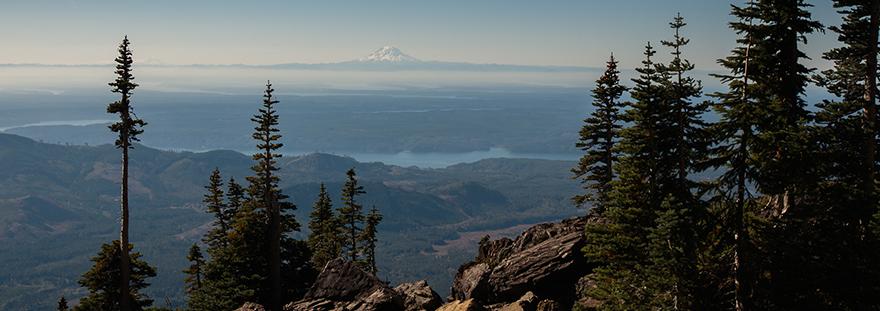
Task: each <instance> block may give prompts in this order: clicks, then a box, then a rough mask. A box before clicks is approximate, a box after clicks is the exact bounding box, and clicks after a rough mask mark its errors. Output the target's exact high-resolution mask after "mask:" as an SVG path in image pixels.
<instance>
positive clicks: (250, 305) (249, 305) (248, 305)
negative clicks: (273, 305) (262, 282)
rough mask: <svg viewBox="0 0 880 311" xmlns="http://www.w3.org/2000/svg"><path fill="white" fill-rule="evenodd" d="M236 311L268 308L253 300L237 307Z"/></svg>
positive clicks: (256, 310) (263, 310) (261, 310)
mask: <svg viewBox="0 0 880 311" xmlns="http://www.w3.org/2000/svg"><path fill="white" fill-rule="evenodd" d="M235 311H266V308H263V306H261V305H258V304H255V303H253V302H246V303H245V304H243V305H242V306H241V307H239V308H238V309H235Z"/></svg>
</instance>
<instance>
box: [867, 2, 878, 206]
mask: <svg viewBox="0 0 880 311" xmlns="http://www.w3.org/2000/svg"><path fill="white" fill-rule="evenodd" d="M870 18H871V21H870V25H871V26H870V27H871V29H870V30H869V33H868V37H869V39H868V42H867V44H868V55H866V57H867V59H866V60H865V61H866V65H867V66H866V67H867V68H865V107H864V112H865V116H864V117H865V130H866V131H867V132H868V135H866V136H865V164H864V166H865V167H864V169H865V180H864V182H863V187H864V191H865V195H866V196H867V197H868V198H869V199H871V200H874V192H875V184H874V182H875V167H874V166H875V163H876V152H877V145H876V144H877V141H876V139H877V126H876V124H877V104H876V100H877V53H878V48H877V44H878V42H877V41H878V39H877V36H878V35H880V33H878V32H880V30H878V29H880V1H872V2H871V17H870ZM872 205H873V204H872Z"/></svg>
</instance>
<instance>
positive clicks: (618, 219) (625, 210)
mask: <svg viewBox="0 0 880 311" xmlns="http://www.w3.org/2000/svg"><path fill="white" fill-rule="evenodd" d="M655 54H656V51H654V49H653V47H652V46H651V44H650V43H648V45H647V46H646V47H645V53H644V55H645V60H643V61H642V66H641V67H640V68H637V69H636V71H637V72H638V74H639V76H638V77H637V78H635V79H633V83H634V86H633V88H632V90H631V92H630V94H631V96H632V98H633V100H634V101H633V102H629V103H627V106H628V107H629V108H628V109H627V110H626V112H625V113H624V115H623V117H624V121H625V122H628V123H629V124H630V126H628V127H626V128H624V129H623V130H621V141H620V143H619V144H618V146H619V150H620V152H621V157H620V160H619V161H618V162H617V164H616V166H615V169H616V171H617V172H618V174H619V177H618V179H617V180H614V181H613V182H612V191H611V193H610V196H609V198H610V204H609V205H608V206H607V207H606V210H605V211H604V213H603V214H602V215H603V221H597V222H592V223H590V224H588V225H587V228H586V239H585V240H586V241H587V244H586V245H585V247H584V253H585V255H586V256H587V259H588V260H589V261H591V262H593V263H595V264H597V268H596V269H595V270H594V272H595V273H594V274H593V276H592V278H593V281H594V282H595V283H596V287H595V288H593V289H591V290H589V291H588V292H587V293H586V294H587V295H588V296H590V297H592V298H594V299H597V300H600V301H603V304H602V306H601V309H603V310H629V309H639V308H642V307H643V306H649V305H651V304H652V296H651V294H650V293H649V292H648V291H647V285H648V284H647V283H646V280H645V277H644V276H645V275H647V274H648V270H647V268H646V267H647V266H648V265H649V264H650V262H649V259H650V258H649V257H648V256H647V254H645V250H646V249H648V245H649V236H648V235H649V232H650V229H651V228H653V227H654V225H655V219H656V213H657V211H658V210H659V209H660V207H661V204H662V200H663V199H664V198H665V197H664V196H662V195H661V191H662V188H664V186H663V182H662V181H663V180H664V178H661V174H660V171H659V170H658V168H662V167H664V165H666V167H673V166H670V165H669V163H660V162H659V160H660V158H661V157H660V154H661V150H660V148H659V143H660V142H659V140H658V135H659V133H661V132H662V131H661V129H662V128H663V122H664V121H663V120H661V119H662V118H664V117H665V116H663V115H662V113H661V110H662V106H663V105H664V96H663V92H662V90H663V86H662V85H663V82H664V79H663V75H662V74H661V73H660V72H659V70H658V68H657V64H656V63H655V62H654V60H653V57H654V55H655Z"/></svg>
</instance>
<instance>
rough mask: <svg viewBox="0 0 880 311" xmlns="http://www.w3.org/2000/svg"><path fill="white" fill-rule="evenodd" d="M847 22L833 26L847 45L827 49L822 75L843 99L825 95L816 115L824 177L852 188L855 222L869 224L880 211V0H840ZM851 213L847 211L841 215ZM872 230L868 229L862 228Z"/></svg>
mask: <svg viewBox="0 0 880 311" xmlns="http://www.w3.org/2000/svg"><path fill="white" fill-rule="evenodd" d="M835 7H836V8H838V9H839V10H840V13H841V14H843V21H844V23H843V24H842V25H840V26H833V27H830V29H831V30H832V31H833V32H835V33H837V35H838V41H840V42H841V43H842V44H843V46H841V47H837V48H834V49H831V50H830V51H828V52H826V53H825V55H824V58H825V59H827V60H830V61H832V62H833V63H834V67H833V68H831V69H828V70H825V71H823V72H822V74H821V75H817V76H816V80H817V84H818V85H819V86H822V87H825V88H826V89H827V90H828V92H829V93H831V94H832V95H834V96H835V97H836V98H838V100H825V101H823V102H822V103H820V104H818V105H817V106H818V107H819V108H820V110H819V112H818V113H817V115H816V121H817V123H818V125H819V132H820V134H819V135H820V139H821V141H822V143H823V144H822V145H823V148H822V152H821V153H822V156H823V157H822V161H821V163H824V164H825V165H823V167H825V168H827V169H826V170H825V171H823V172H822V173H823V176H826V177H827V178H829V179H832V180H834V181H837V182H836V183H835V186H838V187H843V188H845V190H844V191H846V192H848V193H852V194H853V195H852V196H851V198H852V200H853V201H852V202H850V204H851V205H852V207H851V208H849V210H850V211H851V213H848V214H849V215H850V216H852V217H853V218H852V219H850V220H849V221H850V222H853V223H861V224H867V223H868V219H870V217H871V214H873V213H875V212H876V211H877V203H876V200H877V198H876V194H875V192H876V177H875V170H876V165H877V163H876V162H877V161H876V144H877V129H876V124H875V123H876V121H877V103H876V102H877V55H878V47H877V46H878V43H877V41H878V39H877V37H878V28H880V26H878V23H880V8H878V7H880V3H878V2H877V1H871V0H862V1H856V0H838V1H835ZM841 216H846V215H841ZM859 230H860V231H866V229H865V228H861V229H859Z"/></svg>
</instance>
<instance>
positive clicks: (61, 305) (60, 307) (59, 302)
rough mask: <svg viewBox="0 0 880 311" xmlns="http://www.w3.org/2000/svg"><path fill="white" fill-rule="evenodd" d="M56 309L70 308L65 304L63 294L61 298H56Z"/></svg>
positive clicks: (65, 309) (60, 310)
mask: <svg viewBox="0 0 880 311" xmlns="http://www.w3.org/2000/svg"><path fill="white" fill-rule="evenodd" d="M57 310H58V311H68V310H70V307H68V306H67V299H65V298H64V296H61V298H59V299H58V308H57Z"/></svg>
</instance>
